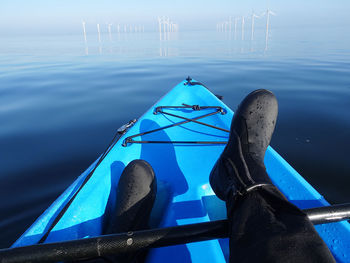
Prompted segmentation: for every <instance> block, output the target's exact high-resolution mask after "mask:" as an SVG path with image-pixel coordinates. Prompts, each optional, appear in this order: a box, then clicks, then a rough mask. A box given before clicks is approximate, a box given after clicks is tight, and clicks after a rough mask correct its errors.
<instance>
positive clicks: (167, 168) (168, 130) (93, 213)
mask: <svg viewBox="0 0 350 263" xmlns="http://www.w3.org/2000/svg"><path fill="white" fill-rule="evenodd" d="M232 116H233V112H232V110H230V109H229V108H228V107H227V106H226V105H225V104H224V103H223V102H222V101H221V100H219V99H218V97H217V96H215V95H214V94H212V93H211V92H210V91H209V90H208V89H207V88H205V87H204V86H203V85H202V84H200V83H198V82H194V81H191V80H190V79H188V80H185V81H183V82H181V83H180V84H178V85H177V86H176V87H174V88H173V89H172V90H171V91H170V92H169V93H168V94H166V95H165V96H164V97H163V98H162V99H161V100H159V101H158V102H157V103H156V104H155V105H154V106H153V107H152V108H151V109H149V110H148V111H147V112H146V113H145V114H144V115H143V116H142V117H141V118H139V119H138V120H137V121H131V122H130V123H128V125H126V126H125V127H124V128H123V129H121V130H119V132H120V133H121V137H120V138H119V140H117V139H115V140H113V141H112V143H111V144H110V145H109V147H108V148H107V150H106V152H105V153H104V154H102V155H101V156H100V158H99V159H98V160H96V161H95V162H94V163H93V164H92V165H91V166H90V167H89V168H88V169H87V170H86V171H85V172H84V173H83V174H82V175H81V176H79V177H78V178H77V179H76V180H75V182H73V184H72V185H71V186H70V187H69V188H68V189H67V190H66V191H65V192H64V193H63V194H62V195H61V196H60V197H59V198H58V199H57V200H56V201H55V202H54V203H53V204H52V205H51V206H50V207H49V208H48V209H47V210H46V211H45V212H44V213H43V214H42V215H41V216H40V217H39V218H38V219H37V220H36V221H35V222H34V223H33V225H32V226H31V227H30V228H29V229H28V230H27V231H26V232H25V233H24V234H23V235H22V236H21V237H20V238H19V239H18V240H17V241H16V242H15V243H14V245H13V246H12V247H21V246H28V245H33V244H38V243H52V242H61V241H68V240H77V239H83V238H90V237H98V236H100V235H102V234H103V232H102V231H103V223H104V222H105V220H106V219H107V218H108V215H109V214H110V212H111V211H110V210H111V208H112V207H113V205H114V204H113V203H112V201H111V200H113V198H111V197H112V196H113V195H114V194H115V193H114V190H115V188H116V185H117V183H118V179H119V176H120V174H121V172H122V171H123V169H124V167H125V166H126V165H127V164H128V163H129V162H131V161H132V160H134V159H143V160H146V161H147V162H149V163H150V164H151V166H152V167H153V169H154V171H155V174H156V176H157V180H158V185H159V189H158V193H157V200H156V203H155V206H154V209H153V211H152V215H151V222H150V223H151V226H152V227H170V226H177V225H179V226H181V225H187V224H195V223H205V222H210V221H215V220H222V219H225V218H226V210H225V205H224V203H223V202H222V201H221V200H219V199H218V198H217V197H216V196H215V194H214V192H213V191H212V189H211V187H210V184H209V173H210V171H211V169H212V167H213V166H214V164H215V161H216V160H217V159H218V157H219V156H220V154H221V152H222V150H223V149H224V147H225V143H226V141H227V139H228V130H229V128H230V123H231V119H232ZM265 165H266V168H267V171H268V174H269V175H270V177H271V179H272V181H273V183H274V184H275V185H276V186H277V187H278V188H279V189H280V191H281V192H282V193H283V194H284V195H285V196H286V197H287V198H288V200H289V201H290V202H292V203H293V204H295V205H296V206H298V207H299V208H300V209H309V208H314V207H323V206H329V203H328V202H327V201H326V200H325V199H324V198H323V196H321V195H320V194H319V193H318V192H317V191H316V190H315V189H314V188H313V187H312V186H311V185H310V184H309V183H308V182H306V181H305V180H304V179H303V178H302V177H301V176H300V175H299V174H298V173H297V172H296V171H295V170H294V169H293V168H292V167H291V166H290V165H289V164H288V163H287V162H286V161H285V160H284V159H283V158H282V157H281V156H280V155H279V154H278V153H277V152H276V151H275V150H273V149H272V148H271V147H269V148H268V150H267V153H266V156H265ZM316 229H317V231H318V233H319V234H320V236H321V237H322V238H323V239H324V241H325V242H326V244H327V245H328V247H329V248H330V250H331V251H332V253H333V255H334V257H335V258H336V260H337V261H338V262H348V260H349V258H350V226H349V223H348V222H346V221H345V222H337V223H331V224H321V225H317V226H316ZM227 258H228V241H227V239H213V240H207V241H203V242H196V243H189V244H186V245H177V246H169V247H162V248H155V249H152V250H151V251H150V253H149V255H148V261H149V262H163V261H164V259H166V260H167V261H169V262H178V261H181V262H225V260H227Z"/></svg>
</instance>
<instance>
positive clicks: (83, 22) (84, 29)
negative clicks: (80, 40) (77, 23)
mask: <svg viewBox="0 0 350 263" xmlns="http://www.w3.org/2000/svg"><path fill="white" fill-rule="evenodd" d="M82 24H83V32H84V41H85V44H86V42H87V41H86V28H85V21H82Z"/></svg>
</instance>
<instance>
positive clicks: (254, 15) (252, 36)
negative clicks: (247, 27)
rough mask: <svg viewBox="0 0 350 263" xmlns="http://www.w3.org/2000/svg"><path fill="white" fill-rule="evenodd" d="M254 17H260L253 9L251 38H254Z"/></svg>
mask: <svg viewBox="0 0 350 263" xmlns="http://www.w3.org/2000/svg"><path fill="white" fill-rule="evenodd" d="M254 18H259V16H258V15H256V14H255V13H254V11H253V13H252V35H251V40H254Z"/></svg>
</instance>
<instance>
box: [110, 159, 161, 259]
mask: <svg viewBox="0 0 350 263" xmlns="http://www.w3.org/2000/svg"><path fill="white" fill-rule="evenodd" d="M116 191H117V194H116V206H115V208H114V210H113V213H112V216H111V218H110V220H109V225H108V226H107V227H106V230H105V231H104V234H115V233H125V232H129V231H137V230H143V229H148V220H149V218H150V214H151V211H152V208H153V204H154V201H155V197H156V193H157V180H156V178H155V174H154V171H153V169H152V167H151V165H150V164H149V163H147V162H146V161H144V160H134V161H132V162H130V163H129V164H128V165H127V166H126V167H125V169H124V171H123V173H122V175H121V176H120V179H119V182H118V186H117V189H116ZM145 255H146V252H145V251H141V252H140V253H136V255H135V254H133V255H121V256H118V257H114V258H113V259H111V258H109V259H110V260H111V261H113V262H125V263H126V262H128V263H130V262H143V261H144V258H145Z"/></svg>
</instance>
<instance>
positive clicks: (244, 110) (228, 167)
mask: <svg viewBox="0 0 350 263" xmlns="http://www.w3.org/2000/svg"><path fill="white" fill-rule="evenodd" d="M277 112H278V104H277V100H276V97H275V96H274V95H273V93H272V92H270V91H268V90H256V91H253V92H252V93H250V94H249V95H248V96H247V97H245V98H244V100H243V101H242V102H241V104H240V105H239V107H238V109H237V111H236V112H235V114H234V116H233V119H232V123H231V130H230V136H229V141H228V143H227V145H226V147H225V149H224V151H223V152H222V154H221V156H220V158H219V159H218V161H217V162H216V164H215V166H214V168H213V169H212V171H211V173H210V178H209V180H210V184H211V187H212V189H213V190H214V192H215V194H216V195H217V196H218V197H219V198H220V199H222V200H224V201H227V200H229V199H230V197H232V196H233V197H235V196H237V194H239V195H243V194H244V193H245V192H247V191H251V190H252V189H255V188H257V187H262V186H264V185H271V184H272V182H271V180H270V178H269V176H268V175H267V173H266V168H265V165H264V156H265V152H266V149H267V147H268V145H269V144H270V141H271V137H272V134H273V131H274V128H275V125H276V119H277Z"/></svg>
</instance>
